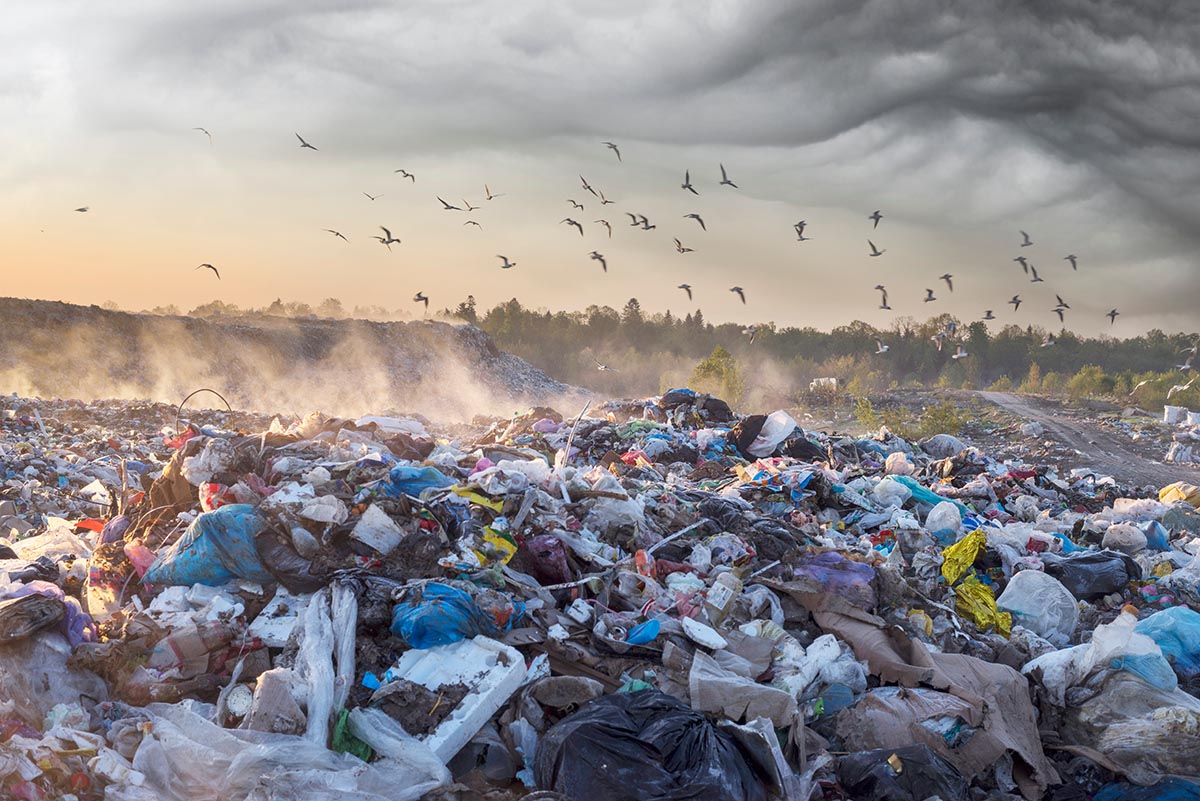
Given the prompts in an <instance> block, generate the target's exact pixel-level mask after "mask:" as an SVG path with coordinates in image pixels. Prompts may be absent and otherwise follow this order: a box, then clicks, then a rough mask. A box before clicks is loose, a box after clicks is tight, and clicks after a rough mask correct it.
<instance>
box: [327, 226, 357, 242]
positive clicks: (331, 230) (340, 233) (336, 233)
mask: <svg viewBox="0 0 1200 801" xmlns="http://www.w3.org/2000/svg"><path fill="white" fill-rule="evenodd" d="M321 230H322V231H327V232H329V233H331V234H333V235H334V236H336V237H338V238H340V239H342V240H345V241H346V242H349V241H350V240H349V239H346V237H344V236H342V232H341V231H335V230H333V229H332V228H322V229H321Z"/></svg>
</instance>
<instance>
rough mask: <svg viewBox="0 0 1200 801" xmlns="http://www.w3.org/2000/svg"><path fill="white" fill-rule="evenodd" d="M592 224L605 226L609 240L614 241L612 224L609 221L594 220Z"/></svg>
mask: <svg viewBox="0 0 1200 801" xmlns="http://www.w3.org/2000/svg"><path fill="white" fill-rule="evenodd" d="M592 222H594V223H599V224H600V225H603V226H604V227H605V228H607V229H608V238H609V239H612V223H610V222H609V221H608V220H592Z"/></svg>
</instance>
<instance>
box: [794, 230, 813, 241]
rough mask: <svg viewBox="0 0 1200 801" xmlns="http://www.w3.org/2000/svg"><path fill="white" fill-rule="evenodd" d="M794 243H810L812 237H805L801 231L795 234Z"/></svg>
mask: <svg viewBox="0 0 1200 801" xmlns="http://www.w3.org/2000/svg"><path fill="white" fill-rule="evenodd" d="M796 241H797V242H811V241H812V237H811V236H805V235H804V233H803V232H802V231H797V232H796Z"/></svg>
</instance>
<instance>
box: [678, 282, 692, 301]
mask: <svg viewBox="0 0 1200 801" xmlns="http://www.w3.org/2000/svg"><path fill="white" fill-rule="evenodd" d="M675 288H676V289H682V290H683V291H684V292H686V293H688V300H691V299H692V285H691V284H680V285H679V286H677V287H675Z"/></svg>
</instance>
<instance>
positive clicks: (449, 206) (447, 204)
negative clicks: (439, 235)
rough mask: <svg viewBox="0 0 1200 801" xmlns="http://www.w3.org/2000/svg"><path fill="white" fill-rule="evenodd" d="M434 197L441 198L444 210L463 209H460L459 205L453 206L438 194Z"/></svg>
mask: <svg viewBox="0 0 1200 801" xmlns="http://www.w3.org/2000/svg"><path fill="white" fill-rule="evenodd" d="M434 197H437V199H438V200H441V202H442V210H443V211H462V209H460V208H459V207H458V206H451V205H450V204H449V203H447V202H446V201H444V200H442V199H441V197H439V196H437V195H434Z"/></svg>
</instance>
